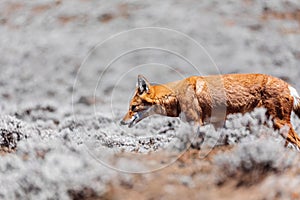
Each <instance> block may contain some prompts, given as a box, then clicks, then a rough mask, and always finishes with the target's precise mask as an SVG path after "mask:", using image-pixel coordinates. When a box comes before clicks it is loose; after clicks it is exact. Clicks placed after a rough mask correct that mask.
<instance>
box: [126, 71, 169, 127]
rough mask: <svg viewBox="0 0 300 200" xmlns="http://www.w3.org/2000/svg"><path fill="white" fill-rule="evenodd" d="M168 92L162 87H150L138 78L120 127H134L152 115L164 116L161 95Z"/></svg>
mask: <svg viewBox="0 0 300 200" xmlns="http://www.w3.org/2000/svg"><path fill="white" fill-rule="evenodd" d="M168 91H170V90H169V89H167V88H166V86H163V85H155V86H152V85H150V83H149V82H148V81H147V79H146V78H145V77H143V76H142V75H139V76H138V80H137V86H136V91H135V94H134V96H133V98H132V99H131V101H130V105H129V110H128V112H127V114H126V115H125V116H124V118H123V120H122V121H121V124H122V125H128V127H132V126H134V125H135V124H136V123H138V122H139V121H141V120H142V119H144V118H146V117H148V116H150V115H153V114H160V115H166V109H165V107H164V105H163V103H164V99H163V98H162V97H161V94H166V93H168Z"/></svg>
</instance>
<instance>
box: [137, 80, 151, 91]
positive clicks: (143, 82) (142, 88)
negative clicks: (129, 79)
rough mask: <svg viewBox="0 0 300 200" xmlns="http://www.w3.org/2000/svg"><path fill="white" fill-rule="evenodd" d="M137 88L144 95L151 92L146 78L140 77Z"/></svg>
mask: <svg viewBox="0 0 300 200" xmlns="http://www.w3.org/2000/svg"><path fill="white" fill-rule="evenodd" d="M137 88H138V92H139V94H143V93H144V92H146V93H148V92H149V90H150V83H149V82H148V81H147V79H146V78H145V77H144V76H142V75H138V81H137Z"/></svg>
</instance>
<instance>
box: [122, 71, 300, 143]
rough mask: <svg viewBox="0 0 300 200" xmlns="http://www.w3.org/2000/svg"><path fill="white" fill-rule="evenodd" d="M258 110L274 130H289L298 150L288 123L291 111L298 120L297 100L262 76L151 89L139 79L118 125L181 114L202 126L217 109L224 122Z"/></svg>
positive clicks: (280, 84)
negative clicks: (272, 123) (152, 116)
mask: <svg viewBox="0 0 300 200" xmlns="http://www.w3.org/2000/svg"><path fill="white" fill-rule="evenodd" d="M216 82H220V83H221V84H216ZM257 107H264V108H266V114H267V116H268V117H271V118H272V119H273V122H274V128H275V129H280V128H282V127H284V126H288V127H289V132H288V134H287V136H286V138H287V141H288V142H291V143H293V144H295V145H297V146H298V147H299V148H300V138H299V136H298V135H297V133H296V132H295V130H294V129H293V127H292V125H291V121H290V118H291V112H292V111H294V112H295V113H296V115H297V116H298V117H300V97H299V95H298V93H297V91H296V89H295V88H293V87H292V86H290V85H289V84H288V83H286V82H285V81H283V80H281V79H278V78H275V77H272V76H269V75H264V74H227V75H215V76H192V77H189V78H186V79H183V80H180V81H176V82H171V83H166V84H162V85H151V84H150V83H149V82H148V81H147V79H146V78H145V77H143V76H142V75H139V76H138V81H137V88H136V92H135V94H134V97H133V98H132V100H131V102H130V106H129V111H128V113H127V114H126V115H125V117H124V118H123V120H122V121H121V124H122V125H128V126H129V127H132V126H133V125H135V124H136V123H138V122H139V121H141V120H142V119H144V118H145V117H148V116H150V115H153V114H160V115H165V116H170V117H178V116H180V115H182V114H183V115H184V116H185V120H187V121H188V122H192V123H194V124H196V125H199V126H201V125H203V123H204V122H206V121H207V120H208V119H209V118H210V117H211V116H212V112H213V111H214V110H218V108H225V109H224V113H225V114H224V119H225V118H226V116H227V115H228V114H231V113H246V112H250V111H252V110H254V108H257Z"/></svg>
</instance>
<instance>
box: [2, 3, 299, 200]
mask: <svg viewBox="0 0 300 200" xmlns="http://www.w3.org/2000/svg"><path fill="white" fill-rule="evenodd" d="M299 10H300V3H299V2H298V1H296V0H285V1H280V0H274V1H261V0H242V1H230V0H226V1H201V2H198V1H195V0H188V1H176V0H175V1H171V0H165V1H163V2H153V1H92V0H57V1H54V0H39V1H19V0H9V1H8V0H7V1H1V3H0V33H1V39H0V45H1V48H0V55H1V57H0V68H1V74H0V99H1V101H0V110H1V116H0V146H1V150H0V186H1V187H0V199H133V198H136V199H300V192H299V187H298V186H299V185H300V165H299V163H300V162H299V152H298V151H297V150H296V149H295V148H294V147H293V146H291V145H290V146H289V147H288V148H285V147H284V140H283V139H282V137H280V136H279V133H278V132H277V131H274V130H273V129H272V123H271V122H270V120H269V119H267V118H266V117H265V115H264V113H265V111H264V110H263V109H258V110H255V111H254V112H253V113H248V114H246V115H244V116H242V115H239V114H238V115H232V116H230V117H229V119H228V121H227V122H226V124H225V126H224V128H219V129H217V130H215V129H214V128H213V127H211V126H210V125H206V126H204V127H202V128H201V132H204V133H206V138H205V142H204V144H203V145H202V146H201V148H200V146H199V143H197V137H195V135H196V134H195V130H194V129H193V128H192V127H189V126H188V125H187V124H184V123H182V122H181V121H180V120H179V119H176V118H167V117H160V116H153V117H150V118H148V119H145V120H143V121H142V122H140V123H139V124H138V125H137V126H135V127H134V128H132V129H129V128H126V127H121V126H120V125H119V121H120V119H121V118H122V116H123V115H124V114H125V113H126V111H127V109H128V102H129V99H130V98H131V96H132V94H133V91H134V89H135V82H136V77H137V75H138V74H143V75H144V76H146V77H147V78H148V79H149V80H150V81H151V82H153V83H165V82H169V81H175V80H178V79H181V78H183V77H187V76H190V75H195V74H196V75H199V74H200V75H206V74H223V73H267V74H271V75H274V76H277V77H280V78H282V79H284V80H286V81H287V82H289V83H290V84H292V85H293V86H294V87H295V88H297V89H298V90H300V82H299V81H298V79H299V78H298V77H299V75H300V67H299V66H300V50H299V47H298V46H299V45H298V44H300V11H299ZM143 27H144V28H143ZM292 118H293V121H292V122H293V124H294V127H295V129H296V130H297V131H298V132H299V133H300V120H299V119H298V118H297V117H296V116H294V115H293V116H292Z"/></svg>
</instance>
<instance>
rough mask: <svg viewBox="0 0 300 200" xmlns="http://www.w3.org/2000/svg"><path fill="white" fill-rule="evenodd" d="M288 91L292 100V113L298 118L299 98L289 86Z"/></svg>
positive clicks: (299, 112)
mask: <svg viewBox="0 0 300 200" xmlns="http://www.w3.org/2000/svg"><path fill="white" fill-rule="evenodd" d="M289 89H290V92H291V95H292V97H293V98H294V106H293V111H294V112H295V114H296V115H297V116H298V117H299V118H300V96H299V94H298V92H297V90H296V89H295V88H293V87H291V86H289Z"/></svg>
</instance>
